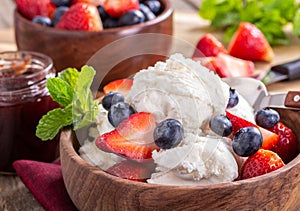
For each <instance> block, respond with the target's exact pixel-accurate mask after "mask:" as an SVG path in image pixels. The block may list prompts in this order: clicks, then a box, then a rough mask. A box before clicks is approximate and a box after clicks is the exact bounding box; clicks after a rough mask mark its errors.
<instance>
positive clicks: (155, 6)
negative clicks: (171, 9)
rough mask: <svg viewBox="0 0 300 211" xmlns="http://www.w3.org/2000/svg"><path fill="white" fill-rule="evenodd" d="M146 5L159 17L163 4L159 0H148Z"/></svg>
mask: <svg viewBox="0 0 300 211" xmlns="http://www.w3.org/2000/svg"><path fill="white" fill-rule="evenodd" d="M144 4H145V5H146V6H147V7H149V9H150V10H151V11H152V12H153V13H154V14H155V15H158V14H159V13H160V10H161V3H160V1H158V0H146V1H145V2H144Z"/></svg>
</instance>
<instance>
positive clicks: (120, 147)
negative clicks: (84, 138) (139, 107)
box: [96, 112, 159, 161]
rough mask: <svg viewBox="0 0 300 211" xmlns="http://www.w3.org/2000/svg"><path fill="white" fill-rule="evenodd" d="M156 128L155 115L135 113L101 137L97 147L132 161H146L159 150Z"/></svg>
mask: <svg viewBox="0 0 300 211" xmlns="http://www.w3.org/2000/svg"><path fill="white" fill-rule="evenodd" d="M155 127H156V122H155V117H154V115H153V114H151V113H147V112H139V113H135V114H133V115H131V116H130V117H129V118H128V119H125V120H124V121H123V122H121V123H120V125H119V126H118V127H117V128H116V129H115V130H113V131H111V132H109V133H105V134H103V135H101V136H99V137H98V138H97V139H96V146H97V147H98V148H99V149H101V150H104V151H107V152H112V153H115V154H117V155H121V156H124V157H127V158H129V159H131V160H135V161H145V160H146V159H151V158H152V151H153V150H155V149H159V148H158V147H157V146H156V145H155V143H154V140H153V131H154V129H155Z"/></svg>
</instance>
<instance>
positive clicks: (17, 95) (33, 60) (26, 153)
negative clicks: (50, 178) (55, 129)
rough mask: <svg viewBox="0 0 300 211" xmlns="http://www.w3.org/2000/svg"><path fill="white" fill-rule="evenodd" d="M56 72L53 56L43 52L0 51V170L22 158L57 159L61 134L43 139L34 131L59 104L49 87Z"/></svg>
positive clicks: (6, 170) (11, 170) (47, 160)
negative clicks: (52, 97)
mask: <svg viewBox="0 0 300 211" xmlns="http://www.w3.org/2000/svg"><path fill="white" fill-rule="evenodd" d="M54 76H55V69H54V67H53V62H52V60H51V59H50V58H49V57H48V56H46V55H44V54H40V53H36V52H28V51H14V52H2V53H0V137H1V138H0V172H1V173H6V174H9V173H14V172H15V171H14V168H13V166H12V163H13V162H14V161H15V160H19V159H28V160H37V161H44V162H51V161H54V160H55V159H56V158H57V157H58V142H59V137H58V136H57V137H55V139H54V140H50V141H42V140H40V139H39V138H37V137H36V135H35V131H36V126H37V125H38V122H39V120H40V119H41V117H42V116H43V115H44V114H46V113H47V112H48V111H49V110H52V109H54V108H56V107H58V104H57V103H55V102H54V101H52V99H51V98H50V96H49V92H48V90H47V88H46V81H47V79H48V78H51V77H54Z"/></svg>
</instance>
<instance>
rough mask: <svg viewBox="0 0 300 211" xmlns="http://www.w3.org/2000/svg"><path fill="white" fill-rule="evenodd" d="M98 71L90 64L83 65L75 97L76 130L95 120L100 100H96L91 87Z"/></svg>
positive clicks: (74, 124)
mask: <svg viewBox="0 0 300 211" xmlns="http://www.w3.org/2000/svg"><path fill="white" fill-rule="evenodd" d="M95 74H96V71H95V70H94V69H93V68H92V67H89V66H83V67H82V68H81V72H80V74H79V77H78V80H77V83H76V86H75V93H76V94H75V95H74V98H73V126H74V130H77V129H79V128H82V127H85V126H87V125H89V124H91V123H93V122H95V118H96V115H97V113H98V102H97V101H95V100H94V98H93V95H92V92H91V90H90V87H91V85H92V82H93V78H94V76H95Z"/></svg>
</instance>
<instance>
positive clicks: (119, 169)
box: [107, 160, 154, 182]
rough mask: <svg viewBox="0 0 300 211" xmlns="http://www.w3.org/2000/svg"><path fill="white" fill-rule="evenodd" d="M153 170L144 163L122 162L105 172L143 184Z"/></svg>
mask: <svg viewBox="0 0 300 211" xmlns="http://www.w3.org/2000/svg"><path fill="white" fill-rule="evenodd" d="M153 170H154V168H153V166H152V165H151V164H149V165H146V164H144V163H143V164H141V163H137V162H132V161H129V160H123V161H121V162H120V163H117V164H115V165H113V166H112V167H110V168H109V169H107V172H108V173H110V174H112V175H114V176H117V177H121V178H123V179H129V180H134V181H139V182H145V181H146V180H147V179H149V178H150V176H151V173H152V172H153Z"/></svg>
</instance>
